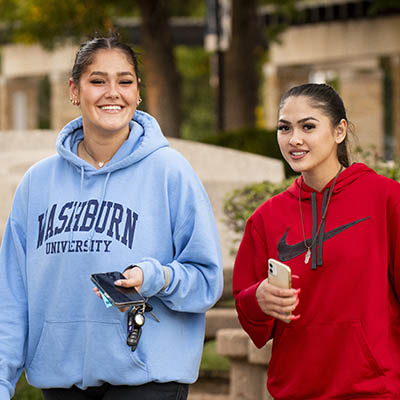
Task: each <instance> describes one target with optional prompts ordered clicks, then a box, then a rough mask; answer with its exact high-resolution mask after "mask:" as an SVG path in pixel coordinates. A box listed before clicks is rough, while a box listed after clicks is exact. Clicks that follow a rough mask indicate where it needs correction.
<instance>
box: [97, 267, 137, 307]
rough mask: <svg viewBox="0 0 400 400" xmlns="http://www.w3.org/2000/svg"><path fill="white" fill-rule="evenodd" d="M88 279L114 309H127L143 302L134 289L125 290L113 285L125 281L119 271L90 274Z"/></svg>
mask: <svg viewBox="0 0 400 400" xmlns="http://www.w3.org/2000/svg"><path fill="white" fill-rule="evenodd" d="M90 279H91V280H92V282H93V283H94V284H95V285H96V286H97V288H98V289H99V290H100V291H101V292H102V293H103V294H104V296H105V297H106V298H107V299H108V300H110V301H111V303H112V304H113V305H114V306H116V307H129V306H134V305H140V304H144V302H145V299H144V298H143V296H142V295H141V294H140V293H139V292H138V291H137V290H136V289H135V288H134V287H132V288H125V287H121V286H116V285H115V284H114V282H115V281H117V280H119V279H126V278H125V277H124V276H123V275H122V274H121V272H119V271H114V272H105V273H99V274H92V275H90Z"/></svg>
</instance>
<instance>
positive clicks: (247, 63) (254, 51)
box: [223, 0, 296, 130]
mask: <svg viewBox="0 0 400 400" xmlns="http://www.w3.org/2000/svg"><path fill="white" fill-rule="evenodd" d="M295 2H296V0H263V1H262V0H231V4H232V28H231V29H232V38H231V44H230V47H229V49H228V50H227V51H226V52H225V54H224V58H223V60H224V61H223V62H224V71H225V80H224V81H225V85H224V88H225V90H224V93H223V96H224V99H225V101H224V114H225V115H224V128H225V130H239V129H243V128H254V127H255V126H256V116H255V112H256V107H257V105H258V103H259V86H260V80H261V76H260V75H261V68H260V66H261V62H262V60H263V58H264V57H265V53H266V49H265V46H266V43H265V44H264V47H263V45H262V39H264V41H265V42H267V41H270V40H275V39H276V34H277V33H279V31H281V30H282V29H284V27H283V26H281V29H279V30H276V31H274V32H269V35H268V36H267V33H266V30H267V28H266V27H265V26H264V23H263V21H261V20H260V18H259V17H258V12H257V10H258V7H259V6H260V5H261V4H269V5H273V6H275V10H276V13H278V14H280V15H282V16H286V17H289V16H290V15H291V14H292V13H293V11H294V5H295Z"/></svg>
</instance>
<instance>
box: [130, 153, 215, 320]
mask: <svg viewBox="0 0 400 400" xmlns="http://www.w3.org/2000/svg"><path fill="white" fill-rule="evenodd" d="M186 163H187V161H185V164H184V167H183V168H181V169H180V170H178V171H175V172H174V174H173V176H171V177H170V178H169V183H168V186H169V190H168V192H169V196H168V200H167V201H168V203H169V204H170V213H171V220H172V230H173V232H172V240H173V243H172V245H173V248H174V253H175V255H174V259H173V260H172V261H171V262H169V263H168V264H167V265H162V264H161V263H160V262H159V261H158V260H156V259H154V258H144V259H142V260H140V261H139V262H137V263H135V264H136V265H138V266H139V267H140V268H142V270H143V275H144V280H143V284H142V287H141V290H140V292H141V294H142V295H143V296H145V297H152V296H157V297H158V298H159V299H160V300H161V301H163V303H164V304H165V305H166V306H167V307H169V308H170V309H171V310H174V311H182V312H192V313H203V312H206V311H207V310H208V309H209V308H211V307H212V306H213V305H214V304H215V303H216V302H217V300H218V299H219V298H220V297H221V295H222V289H223V272H222V260H221V250H220V245H219V238H218V232H217V227H216V223H215V219H214V215H213V212H212V208H211V204H210V202H209V199H208V196H207V193H206V191H205V189H204V188H203V185H202V184H201V182H200V180H199V179H198V177H197V175H196V174H195V173H194V171H193V170H192V168H191V167H190V166H189V164H188V163H187V164H186ZM175 167H176V166H175Z"/></svg>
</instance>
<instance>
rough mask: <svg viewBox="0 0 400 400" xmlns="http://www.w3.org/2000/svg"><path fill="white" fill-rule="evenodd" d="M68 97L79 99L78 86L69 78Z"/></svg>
mask: <svg viewBox="0 0 400 400" xmlns="http://www.w3.org/2000/svg"><path fill="white" fill-rule="evenodd" d="M68 85H69V97H71V98H76V99H78V98H79V86H78V85H77V84H76V83H75V82H74V80H73V79H72V78H69V81H68Z"/></svg>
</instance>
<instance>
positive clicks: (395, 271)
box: [388, 201, 400, 303]
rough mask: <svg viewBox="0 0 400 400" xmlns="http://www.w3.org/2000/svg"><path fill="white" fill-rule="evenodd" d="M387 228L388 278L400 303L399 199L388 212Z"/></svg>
mask: <svg viewBox="0 0 400 400" xmlns="http://www.w3.org/2000/svg"><path fill="white" fill-rule="evenodd" d="M388 229H389V266H388V267H389V271H388V272H389V280H390V282H391V284H392V286H393V288H394V292H395V295H396V298H397V300H398V301H399V303H400V251H399V249H400V201H399V202H397V204H396V205H395V206H394V207H392V209H391V211H390V212H389V219H388Z"/></svg>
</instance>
